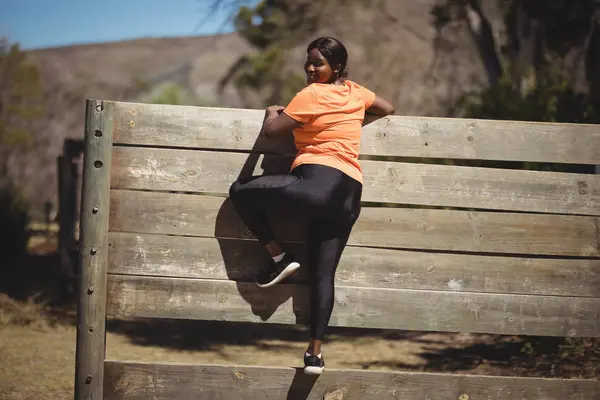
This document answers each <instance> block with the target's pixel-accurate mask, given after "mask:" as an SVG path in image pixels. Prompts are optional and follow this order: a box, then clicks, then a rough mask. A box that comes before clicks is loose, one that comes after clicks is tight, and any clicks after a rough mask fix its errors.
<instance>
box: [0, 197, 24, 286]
mask: <svg viewBox="0 0 600 400" xmlns="http://www.w3.org/2000/svg"><path fill="white" fill-rule="evenodd" d="M28 211H29V207H28V202H27V199H26V198H25V196H24V195H23V194H22V193H21V192H20V191H19V190H18V189H17V188H16V187H15V186H13V185H5V186H2V187H0V254H2V263H0V264H1V265H2V268H0V280H3V281H6V282H7V283H9V282H10V277H11V275H12V273H13V272H14V271H15V269H16V268H17V267H18V266H19V265H20V263H21V261H22V259H23V257H24V256H25V255H26V254H27V241H28V234H27V224H28Z"/></svg>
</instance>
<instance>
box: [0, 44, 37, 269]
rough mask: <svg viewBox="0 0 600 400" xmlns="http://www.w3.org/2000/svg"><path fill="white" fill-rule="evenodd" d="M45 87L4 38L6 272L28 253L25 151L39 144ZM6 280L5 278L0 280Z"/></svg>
mask: <svg viewBox="0 0 600 400" xmlns="http://www.w3.org/2000/svg"><path fill="white" fill-rule="evenodd" d="M42 95H43V88H42V85H41V79H40V74H39V71H38V69H37V68H36V67H35V65H33V64H32V63H31V62H29V60H28V59H27V57H26V54H25V53H24V52H22V51H21V50H20V48H19V45H18V44H12V45H9V43H8V40H6V39H0V254H2V257H3V261H2V263H1V264H2V265H3V266H4V270H5V271H6V270H7V269H10V268H13V267H15V266H17V265H19V264H18V262H19V260H20V258H21V257H22V256H23V255H25V254H26V251H27V219H28V211H29V207H28V199H27V198H26V197H25V195H24V194H23V192H22V191H21V190H20V189H19V181H18V180H19V176H20V170H19V167H20V166H21V165H23V162H22V161H23V159H25V157H26V156H25V151H26V150H29V149H31V148H33V147H34V146H35V145H36V143H37V142H36V140H37V139H38V136H37V135H36V129H35V128H36V125H37V122H38V118H39V117H40V116H41V115H42V111H43V109H42V106H41V105H42ZM0 279H2V278H0Z"/></svg>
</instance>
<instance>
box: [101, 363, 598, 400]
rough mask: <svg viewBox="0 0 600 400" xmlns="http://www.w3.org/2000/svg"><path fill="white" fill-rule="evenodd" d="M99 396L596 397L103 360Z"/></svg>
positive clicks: (540, 389)
mask: <svg viewBox="0 0 600 400" xmlns="http://www.w3.org/2000/svg"><path fill="white" fill-rule="evenodd" d="M104 368H105V371H106V372H105V376H106V381H105V385H104V392H105V396H106V397H105V399H106V400H146V399H153V400H173V399H178V400H197V399H211V400H231V399H235V400H256V399H261V400H262V399H264V400H276V399H277V400H279V399H289V400H323V399H325V400H365V399H394V400H416V399H419V400H421V399H427V400H470V399H472V400H478V399H485V400H506V399H511V400H566V399H569V400H597V399H598V397H597V395H598V393H600V381H595V380H584V379H541V378H521V377H500V376H483V375H458V374H433V373H420V372H406V371H398V372H396V371H394V372H387V371H385V372H384V371H360V370H336V369H327V370H326V371H325V372H324V373H323V374H322V375H321V376H319V377H318V379H317V378H316V377H310V376H307V375H304V372H302V370H301V369H295V368H272V367H251V366H238V365H231V366H226V365H198V364H155V363H142V362H120V361H106V362H105V364H104Z"/></svg>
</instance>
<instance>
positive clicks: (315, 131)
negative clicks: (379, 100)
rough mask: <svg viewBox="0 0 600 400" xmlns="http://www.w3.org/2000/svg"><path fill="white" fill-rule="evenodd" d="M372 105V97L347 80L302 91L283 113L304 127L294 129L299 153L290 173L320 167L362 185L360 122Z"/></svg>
mask: <svg viewBox="0 0 600 400" xmlns="http://www.w3.org/2000/svg"><path fill="white" fill-rule="evenodd" d="M374 101H375V93H373V92H371V91H370V90H368V89H367V88H365V87H363V86H360V85H359V84H357V83H355V82H352V81H349V80H345V81H344V84H343V85H330V84H323V83H313V84H311V85H309V86H307V87H305V88H304V89H302V90H301V91H300V92H299V93H298V94H296V96H295V97H294V98H293V99H292V101H291V102H290V104H288V106H287V107H286V108H285V110H283V112H284V113H286V114H287V115H288V116H289V117H290V118H293V119H294V120H296V121H298V122H301V123H302V124H303V125H302V126H301V127H300V128H297V129H294V140H295V143H296V148H297V149H298V153H297V155H296V158H295V159H294V162H293V163H292V167H291V169H294V168H296V167H297V166H298V165H301V164H321V165H326V166H329V167H333V168H337V169H339V170H340V171H342V172H344V173H345V174H347V175H349V176H350V177H351V178H353V179H355V180H357V181H359V182H360V183H362V169H361V167H360V164H359V162H358V153H359V150H360V136H361V133H362V122H363V120H364V117H365V110H366V109H367V108H369V107H370V106H371V105H372V104H373V102H374Z"/></svg>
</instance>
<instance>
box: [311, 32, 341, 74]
mask: <svg viewBox="0 0 600 400" xmlns="http://www.w3.org/2000/svg"><path fill="white" fill-rule="evenodd" d="M313 49H318V50H319V51H320V52H321V54H323V57H325V59H326V60H327V62H328V63H329V65H330V66H331V68H332V69H335V68H336V67H337V66H338V65H339V66H340V72H338V73H337V74H336V75H337V78H338V79H343V78H346V77H347V76H348V71H346V63H347V62H348V52H347V51H346V47H344V45H343V44H342V42H340V41H339V40H337V39H335V38H332V37H321V38H318V39H315V40H313V41H312V42H311V43H310V44H309V45H308V48H307V49H306V52H307V53H310V51H311V50H313Z"/></svg>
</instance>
